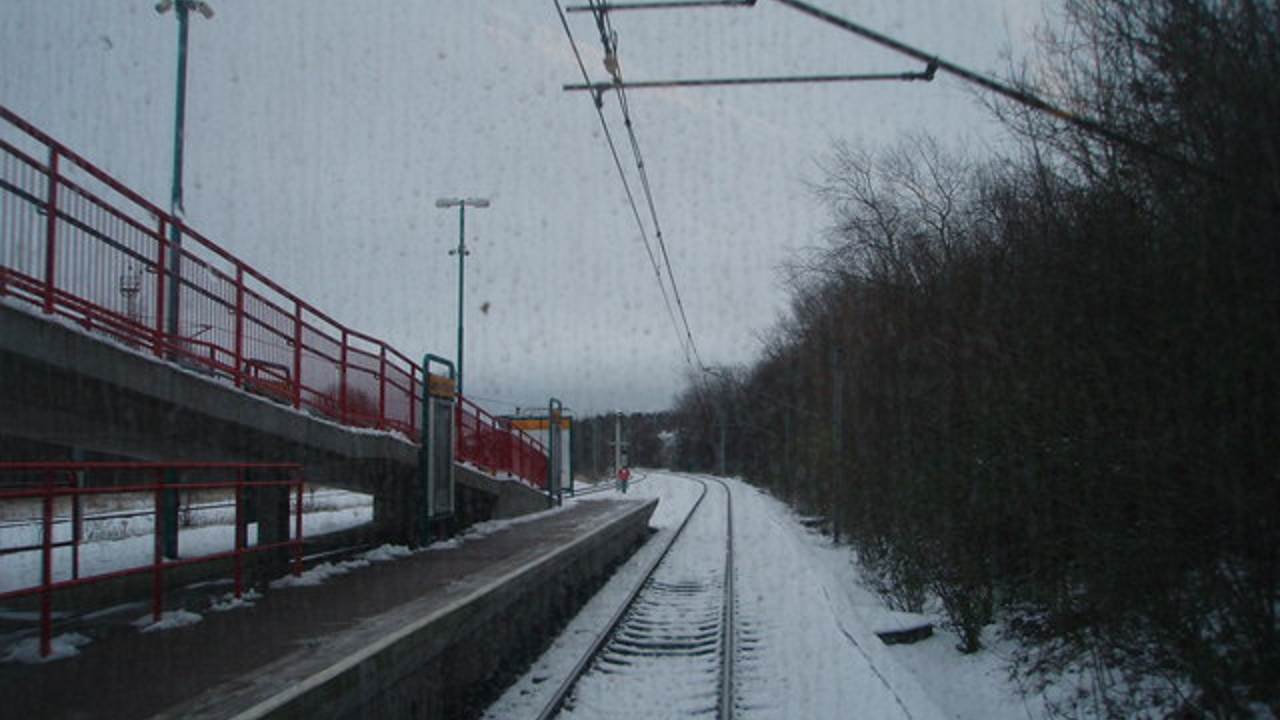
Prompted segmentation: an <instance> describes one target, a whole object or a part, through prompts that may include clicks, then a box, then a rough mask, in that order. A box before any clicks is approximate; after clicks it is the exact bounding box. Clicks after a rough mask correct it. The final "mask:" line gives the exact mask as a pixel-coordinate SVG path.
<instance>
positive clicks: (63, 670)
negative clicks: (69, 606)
mask: <svg viewBox="0 0 1280 720" xmlns="http://www.w3.org/2000/svg"><path fill="white" fill-rule="evenodd" d="M655 505H656V501H654V500H650V501H648V502H643V501H631V500H614V499H609V500H605V499H601V500H594V499H584V500H582V501H580V502H578V503H576V504H574V505H573V506H572V507H569V508H566V509H564V510H562V511H559V512H555V513H550V514H547V515H545V516H541V517H537V518H534V519H531V520H529V521H527V522H522V523H520V524H516V525H513V526H511V527H508V528H506V529H504V530H501V531H498V532H496V533H494V534H492V535H490V536H487V537H483V538H476V539H470V540H468V541H466V542H465V543H464V544H463V545H462V546H461V547H458V548H452V549H447V550H429V551H425V552H420V553H416V554H414V555H412V556H410V557H407V558H402V559H400V560H397V561H394V562H388V563H381V564H375V565H372V566H369V567H365V568H359V569H356V570H354V571H352V572H351V573H349V574H347V575H343V576H339V577H335V578H331V579H329V580H328V581H326V582H325V583H324V584H323V585H321V586H319V587H300V588H289V589H277V590H271V591H269V592H268V593H267V594H266V596H265V597H264V598H262V599H260V600H258V601H257V604H256V605H255V606H254V607H250V608H243V609H238V610H234V611H231V612H224V613H206V614H204V619H203V621H202V622H200V623H197V624H195V625H190V626H187V627H182V628H178V629H174V630H169V631H165V632H160V633H151V634H141V633H139V632H138V631H137V630H136V629H135V628H132V627H129V626H128V625H127V623H117V624H109V623H104V624H102V625H99V626H94V627H93V628H91V629H90V630H89V632H90V633H92V634H94V635H95V637H94V638H93V642H92V644H90V645H89V646H87V647H85V648H84V649H83V652H82V654H81V655H80V656H78V657H73V658H69V659H65V660H60V661H57V662H54V663H50V664H45V665H19V664H16V663H5V664H3V665H0V697H2V698H4V701H5V714H6V715H7V716H12V717H47V718H82V717H112V718H144V717H166V718H178V717H181V718H227V717H237V718H257V717H288V718H293V717H297V718H303V717H305V718H343V717H415V718H445V717H466V716H470V715H473V714H476V713H478V711H479V710H481V709H483V707H484V705H485V704H486V702H487V701H488V700H489V699H491V698H492V697H493V695H494V694H495V693H496V692H497V691H500V690H501V685H502V684H503V680H504V678H505V677H508V676H509V675H510V674H511V673H513V672H516V671H519V670H520V669H521V668H522V664H523V663H524V662H526V661H527V660H529V659H531V658H532V657H533V656H534V655H536V653H537V652H538V651H539V650H540V649H541V648H542V646H543V645H544V644H545V643H546V642H547V641H549V639H550V635H551V634H552V633H554V632H555V630H556V629H557V628H558V627H559V625H560V623H561V622H563V621H564V620H566V619H567V618H568V617H569V616H570V615H571V614H572V613H573V612H574V611H575V610H576V609H577V607H578V606H579V605H580V604H581V603H582V602H584V601H585V600H586V599H587V598H588V597H589V596H590V594H591V592H593V591H594V589H595V588H596V587H597V586H598V584H599V583H600V582H601V581H602V580H603V579H604V577H606V576H607V574H608V572H609V571H610V569H611V568H612V567H613V566H615V565H616V564H618V563H619V562H621V561H622V560H624V559H625V558H626V557H627V556H628V555H629V554H630V553H631V551H632V550H633V549H634V548H635V547H636V546H637V545H638V544H639V543H641V542H643V540H644V538H646V537H647V536H648V529H647V528H648V521H649V517H650V515H651V514H652V513H653V510H654V507H655ZM191 609H193V610H203V608H191ZM137 614H139V613H138V612H137V611H135V612H133V613H125V614H124V617H123V618H122V619H127V620H132V619H133V618H134V617H135V616H136V615H137Z"/></svg>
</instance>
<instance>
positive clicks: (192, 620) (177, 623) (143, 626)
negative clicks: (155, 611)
mask: <svg viewBox="0 0 1280 720" xmlns="http://www.w3.org/2000/svg"><path fill="white" fill-rule="evenodd" d="M201 620H204V616H203V615H200V614H199V613H193V612H191V611H190V610H167V611H165V612H163V613H161V614H160V619H159V620H155V619H153V618H152V616H151V615H149V614H148V615H143V616H142V617H140V618H138V619H137V620H134V621H133V626H134V627H136V628H138V629H139V630H141V631H142V632H144V633H149V632H155V631H157V630H172V629H174V628H180V627H183V626H185V625H195V624H196V623H198V622H200V621H201Z"/></svg>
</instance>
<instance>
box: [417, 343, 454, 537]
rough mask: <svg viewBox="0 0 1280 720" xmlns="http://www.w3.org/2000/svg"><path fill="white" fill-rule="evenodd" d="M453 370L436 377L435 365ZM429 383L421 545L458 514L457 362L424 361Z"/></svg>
mask: <svg viewBox="0 0 1280 720" xmlns="http://www.w3.org/2000/svg"><path fill="white" fill-rule="evenodd" d="M432 362H435V363H438V364H441V365H444V366H446V367H447V368H448V369H449V375H448V376H447V377H445V376H441V375H432V374H431V372H430V366H431V363H432ZM422 368H423V372H424V373H425V374H426V383H425V384H424V385H423V389H422V448H421V450H420V451H419V452H420V454H421V456H420V458H419V461H418V472H419V474H420V476H421V478H422V481H421V491H420V498H421V499H420V502H421V504H422V528H421V533H420V538H421V543H422V544H423V545H426V544H427V543H428V542H430V534H431V531H430V526H431V524H432V523H434V522H438V521H441V520H445V519H447V518H450V517H453V514H454V496H455V495H454V487H455V481H454V440H453V434H454V431H455V428H454V404H455V403H456V402H457V394H456V392H455V390H454V379H453V363H451V362H449V361H448V360H445V359H444V358H441V357H438V356H436V355H432V354H430V353H428V354H427V355H426V356H425V357H424V358H423V360H422Z"/></svg>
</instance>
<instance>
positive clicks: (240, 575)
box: [235, 467, 248, 600]
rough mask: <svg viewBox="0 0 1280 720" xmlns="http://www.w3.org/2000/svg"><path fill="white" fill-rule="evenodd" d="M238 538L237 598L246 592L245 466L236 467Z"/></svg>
mask: <svg viewBox="0 0 1280 720" xmlns="http://www.w3.org/2000/svg"><path fill="white" fill-rule="evenodd" d="M235 502H236V510H235V517H236V519H235V523H236V539H235V591H236V599H237V600H238V599H240V596H241V594H243V592H244V546H245V545H246V544H247V540H248V539H247V538H246V537H245V535H246V532H245V530H246V529H247V525H246V523H245V522H244V515H243V512H244V468H242V467H240V468H236V501H235Z"/></svg>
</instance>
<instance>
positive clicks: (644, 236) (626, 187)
mask: <svg viewBox="0 0 1280 720" xmlns="http://www.w3.org/2000/svg"><path fill="white" fill-rule="evenodd" d="M553 2H554V3H555V6H556V13H557V14H558V15H559V16H560V25H561V26H562V27H563V28H564V32H565V36H566V37H567V38H568V40H569V46H570V47H571V48H572V49H573V56H574V59H575V60H577V63H578V69H579V70H580V71H581V72H582V78H583V81H584V82H586V83H588V84H590V83H591V76H590V74H589V73H588V72H587V66H586V64H585V63H584V62H583V61H582V53H581V52H579V51H578V43H577V41H576V40H575V39H574V37H573V31H572V30H571V29H570V28H569V20H568V18H566V17H565V14H564V8H563V7H562V6H561V5H560V0H553ZM592 99H593V101H594V104H595V108H596V115H597V116H598V117H599V118H600V128H601V129H602V130H603V131H604V138H605V141H606V142H607V143H608V145H609V153H610V155H612V156H613V164H614V167H616V168H617V170H618V177H619V179H621V180H622V189H623V191H624V192H625V193H626V196H627V202H628V203H629V204H630V205H631V213H632V215H633V216H634V217H635V221H636V226H637V227H638V228H639V230H640V240H641V242H642V243H644V249H645V252H646V253H647V254H648V256H649V262H650V264H651V265H652V266H653V272H654V276H655V278H656V279H657V281H658V289H659V290H661V292H662V302H663V304H665V305H666V308H667V315H668V317H669V318H670V319H671V325H672V328H673V329H674V330H675V331H676V340H677V341H678V342H679V343H680V352H681V354H683V355H684V360H685V362H686V363H687V364H689V365H690V367H693V358H692V357H691V355H690V350H689V347H688V345H687V344H686V341H685V338H684V336H682V335H681V334H680V326H679V323H678V322H677V321H676V315H675V311H674V310H673V309H672V306H671V298H670V296H669V294H668V293H667V287H666V283H665V282H663V280H662V269H661V266H659V265H658V259H657V257H656V256H655V255H654V253H653V248H652V247H651V246H650V244H649V234H648V229H647V228H646V227H645V224H644V220H643V219H642V218H641V217H640V208H639V206H638V205H637V204H636V198H635V194H634V193H633V192H632V190H631V183H630V181H628V180H627V173H626V170H625V169H624V168H623V166H622V158H621V156H619V154H618V148H617V145H616V143H615V142H614V140H613V133H612V131H610V129H609V121H608V120H607V119H606V118H605V115H604V101H603V98H602V96H601V95H600V94H599V93H596V94H594V95H593V98H592Z"/></svg>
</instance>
